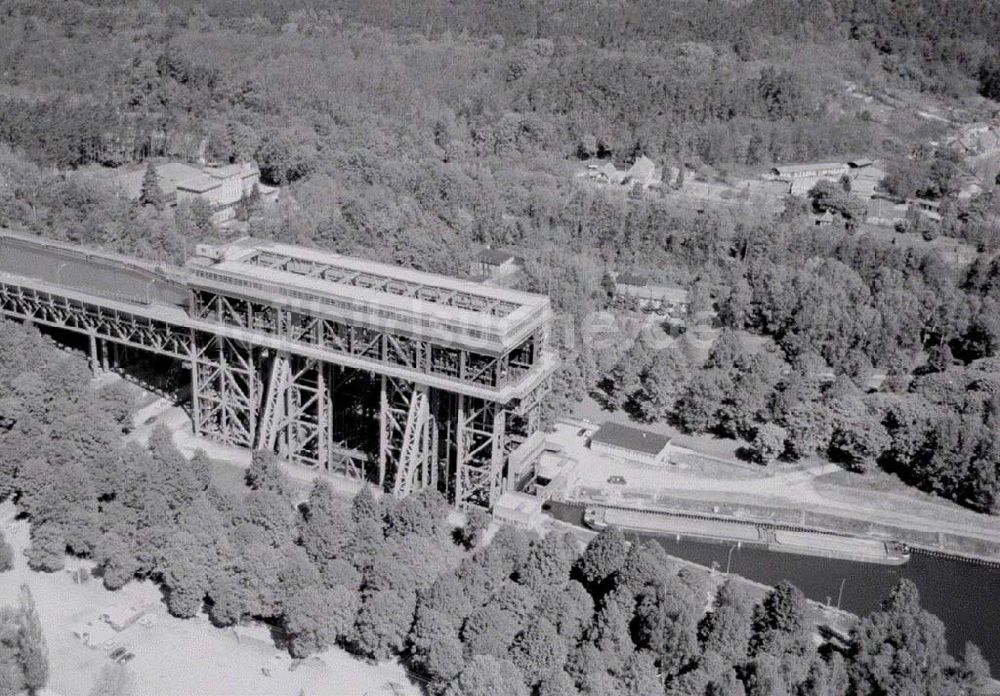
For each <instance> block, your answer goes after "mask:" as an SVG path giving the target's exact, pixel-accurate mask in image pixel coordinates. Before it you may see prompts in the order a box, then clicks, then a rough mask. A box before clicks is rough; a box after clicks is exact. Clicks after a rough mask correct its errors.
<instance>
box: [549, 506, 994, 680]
mask: <svg viewBox="0 0 1000 696" xmlns="http://www.w3.org/2000/svg"><path fill="white" fill-rule="evenodd" d="M548 512H549V514H551V515H552V516H553V517H555V518H557V519H560V520H563V521H564V522H571V523H574V524H578V525H582V516H583V509H582V508H579V507H576V506H570V505H564V504H560V503H556V502H553V503H551V504H550V509H549V510H548ZM648 536H651V537H653V538H655V539H656V540H657V541H658V542H659V543H660V544H661V545H662V546H663V548H665V549H666V551H667V553H669V554H670V555H671V556H676V557H678V558H683V559H685V560H688V561H693V562H695V563H699V564H701V565H704V566H708V567H711V566H712V564H713V563H715V564H716V567H717V568H719V569H720V570H722V571H725V570H726V564H727V562H729V558H730V555H731V559H732V560H731V563H730V568H729V570H730V571H731V572H733V573H736V574H738V575H742V576H743V577H745V578H749V579H751V580H756V581H757V582H761V583H764V584H767V585H776V584H777V583H779V582H781V581H782V580H789V581H791V582H792V583H793V584H794V585H795V586H796V587H798V588H799V589H800V590H802V592H804V593H805V595H806V596H807V597H809V598H810V599H814V600H816V601H818V602H827V601H829V602H830V603H831V604H833V605H836V604H837V599H838V595H840V606H841V608H842V609H846V610H848V611H850V612H853V613H855V614H861V615H864V614H867V613H868V612H870V611H871V610H873V609H875V608H876V607H877V606H878V603H879V601H881V599H882V598H883V597H885V596H886V594H888V592H889V590H890V589H891V588H892V586H893V585H894V584H895V583H896V582H897V581H898V580H899V578H909V579H910V580H912V581H913V582H914V583H915V584H916V586H917V588H918V589H919V590H920V603H921V605H922V606H923V607H924V608H925V609H927V610H928V611H930V612H932V613H933V614H936V615H937V616H938V617H939V618H940V619H941V620H942V621H944V624H945V628H946V630H947V633H946V635H947V638H948V647H949V650H950V651H951V652H952V654H955V655H961V653H962V651H963V649H964V647H965V641H972V642H973V643H975V644H976V645H978V646H979V647H980V649H981V650H982V651H983V655H984V656H985V657H986V659H987V660H989V661H990V664H991V666H992V667H993V672H994V674H996V673H998V672H1000V641H998V640H997V637H998V636H1000V569H996V568H988V567H984V566H977V565H972V564H968V563H962V562H960V561H952V560H947V559H941V558H931V557H929V556H921V555H919V554H913V556H912V558H911V559H910V561H909V562H908V563H907V564H905V565H902V566H884V565H877V564H874V563H855V562H852V561H841V560H836V559H830V558H817V557H812V556H798V555H795V554H789V553H776V552H773V551H767V550H766V549H763V548H759V547H751V546H743V547H739V548H735V549H733V550H732V554H730V549H731V548H732V547H733V544H728V543H715V542H706V541H693V540H690V539H684V538H682V539H681V540H680V541H678V540H677V538H676V537H675V536H673V535H670V536H664V535H648ZM841 585H843V593H842V594H840V590H841Z"/></svg>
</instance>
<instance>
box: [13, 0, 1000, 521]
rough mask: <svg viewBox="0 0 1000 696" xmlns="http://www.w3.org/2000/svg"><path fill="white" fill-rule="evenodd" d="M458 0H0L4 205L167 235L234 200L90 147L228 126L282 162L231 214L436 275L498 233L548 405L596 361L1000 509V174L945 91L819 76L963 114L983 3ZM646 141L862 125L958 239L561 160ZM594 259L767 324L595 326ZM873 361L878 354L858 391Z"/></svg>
mask: <svg viewBox="0 0 1000 696" xmlns="http://www.w3.org/2000/svg"><path fill="white" fill-rule="evenodd" d="M481 5H482V4H481V3H472V2H465V1H462V2H448V3H443V2H422V3H416V4H409V5H407V4H403V3H398V2H377V3H370V2H335V1H333V0H331V1H329V2H324V1H323V0H308V1H307V0H295V1H294V2H285V3H262V2H234V1H232V0H208V1H205V2H201V1H200V2H197V3H194V2H179V1H178V2H160V3H143V4H124V3H120V2H97V1H94V2H64V3H54V4H39V3H32V2H21V1H19V0H6V1H4V2H0V84H2V85H3V93H2V96H0V141H2V143H0V225H3V226H8V227H16V228H20V229H26V230H31V231H34V232H37V233H39V234H44V235H48V236H55V237H58V238H61V239H69V240H74V241H80V242H86V243H91V244H98V245H104V246H107V247H110V248H114V249H117V250H120V251H126V252H131V253H138V254H141V255H144V256H149V257H152V258H157V259H164V260H172V261H180V260H181V259H182V258H183V256H184V254H185V249H186V248H190V246H191V245H193V244H194V243H195V242H197V241H202V240H206V239H214V238H218V237H220V236H226V235H230V234H235V232H233V231H231V230H228V229H226V230H218V229H215V228H214V227H213V225H212V223H211V220H210V218H209V215H208V214H207V212H206V211H205V210H204V209H202V208H199V207H198V206H188V205H181V206H178V207H176V208H164V207H162V206H156V205H143V204H142V203H141V202H138V203H137V202H130V201H128V200H127V199H126V198H125V197H123V196H122V195H120V192H118V191H116V190H114V189H111V188H109V187H108V186H107V185H106V184H104V183H103V182H101V181H100V180H97V179H95V178H94V177H90V176H85V175H84V174H83V172H84V171H87V170H89V169H93V168H94V167H95V166H98V165H99V166H103V167H115V166H121V165H126V164H130V163H141V162H144V161H147V160H150V161H155V160H158V159H160V158H191V157H193V156H194V155H195V154H196V153H198V152H199V151H200V150H201V149H202V147H204V151H205V153H206V155H207V156H208V158H209V159H212V160H216V161H224V162H235V161H242V160H244V159H251V158H252V159H255V160H256V161H257V162H258V163H259V164H260V167H261V171H262V176H263V179H264V181H265V183H269V184H275V185H280V186H281V187H282V195H281V200H280V202H279V203H278V204H277V205H276V206H274V207H272V208H269V209H266V210H259V211H255V212H254V214H251V215H247V216H246V217H248V218H249V220H248V222H247V224H246V230H247V231H249V232H250V233H251V234H253V235H255V236H260V237H264V238H281V239H283V240H287V241H294V242H301V243H306V244H312V245H317V246H321V247H327V248H332V249H334V250H336V251H340V252H344V253H352V254H358V255H363V256H369V257H375V258H378V259H380V260H386V261H392V262H396V263H402V264H406V265H411V266H415V267H417V268H423V269H428V270H433V271H440V272H447V273H453V274H459V275H461V274H464V273H466V272H467V270H468V268H469V261H470V259H471V258H472V255H473V254H474V253H475V250H476V249H477V248H479V247H481V246H482V245H487V244H488V245H494V246H507V247H511V248H515V249H517V250H519V252H521V253H522V255H523V256H524V257H525V258H526V268H525V273H524V277H523V280H522V283H521V284H522V286H523V287H524V288H525V289H528V290H532V291H537V292H544V293H547V294H549V295H550V296H551V297H552V299H553V303H554V305H555V308H556V309H557V311H558V312H559V315H560V317H559V325H558V327H557V330H556V331H555V333H554V336H555V340H556V347H557V348H558V349H559V350H560V351H561V353H562V355H563V358H564V367H563V369H562V372H561V373H560V375H559V376H558V379H557V383H556V391H555V394H554V398H553V399H552V400H551V402H550V404H549V411H550V416H551V415H553V414H561V413H565V412H566V410H567V409H568V408H569V406H570V405H571V404H573V403H576V402H578V401H579V399H580V398H581V397H583V396H584V395H585V394H586V393H587V392H588V391H593V390H594V388H595V387H596V386H597V385H598V384H600V385H601V386H602V387H603V388H604V389H603V392H601V394H603V398H605V399H606V400H607V402H608V404H609V405H610V406H616V407H618V406H620V407H623V408H627V409H629V410H630V412H632V413H634V414H636V415H637V416H638V417H640V418H644V419H648V420H671V421H674V422H675V423H676V424H677V425H679V426H680V427H682V428H684V429H686V430H689V431H695V432H702V431H705V432H712V433H716V434H718V435H722V436H726V437H738V438H742V439H743V440H745V441H746V445H747V448H748V451H749V452H750V453H751V455H752V456H754V457H756V458H757V459H759V460H760V461H762V462H770V461H774V460H778V459H781V460H789V459H796V458H801V457H806V456H811V455H813V454H817V453H818V454H822V455H824V456H827V457H829V458H831V459H833V460H834V461H838V462H841V463H843V464H844V465H845V466H846V467H848V468H851V469H854V470H858V471H864V470H867V469H870V468H872V467H876V466H877V467H881V468H883V469H885V470H888V471H891V472H894V473H896V474H898V475H899V476H900V477H901V478H902V479H903V480H904V481H907V482H909V483H912V484H913V485H916V486H919V487H921V488H923V489H925V490H929V491H932V492H935V493H937V494H939V495H942V496H946V497H948V498H951V499H953V500H956V501H959V502H961V503H962V504H964V505H967V506H969V507H972V508H974V509H976V510H980V511H983V512H996V511H997V510H998V499H1000V483H998V480H1000V476H998V468H997V467H998V464H1000V458H998V453H997V450H996V446H995V444H994V443H995V442H996V440H997V437H996V436H997V434H998V433H997V427H998V426H997V419H996V417H995V415H994V414H995V413H996V404H995V403H994V402H995V398H996V397H995V396H994V394H995V390H994V386H993V384H994V381H995V378H994V377H993V376H992V375H994V374H995V370H994V369H993V361H994V360H995V359H996V358H997V357H1000V356H998V355H997V350H998V347H1000V323H998V320H997V316H998V314H997V309H998V302H1000V284H998V283H997V282H996V281H995V278H996V276H997V273H998V270H1000V258H998V252H1000V223H998V220H1000V199H998V198H997V197H996V196H995V195H994V194H993V193H992V192H991V191H990V190H989V189H988V188H987V189H986V190H984V192H983V193H981V194H979V195H975V196H972V197H971V198H968V199H962V200H959V199H958V198H957V197H955V195H954V194H955V193H956V191H957V188H956V186H957V183H956V182H957V181H959V179H960V178H961V175H962V173H963V171H962V167H963V164H962V161H961V158H960V157H959V156H958V154H957V153H956V152H955V151H954V150H952V149H950V148H948V147H945V146H940V147H938V146H931V145H929V143H932V142H934V143H940V142H944V135H946V130H947V129H946V126H945V125H943V124H942V123H940V122H937V121H934V120H930V121H928V120H927V119H922V118H920V117H918V115H917V114H916V113H915V112H913V110H906V109H900V110H896V111H894V112H893V115H891V116H890V117H888V119H887V120H884V121H878V120H877V119H874V118H872V115H871V113H869V111H868V109H867V107H866V106H865V104H864V103H863V102H858V101H857V100H852V99H850V98H846V97H844V96H843V94H844V85H845V84H846V83H848V82H850V83H853V84H856V85H858V86H859V88H861V89H863V90H866V91H868V92H871V93H879V92H880V91H896V92H899V91H904V92H907V93H915V94H921V95H925V96H926V97H927V98H928V99H932V100H939V102H940V103H945V104H953V105H957V106H960V107H962V108H963V109H965V110H966V112H967V113H970V114H978V115H980V116H982V117H984V118H985V117H988V116H989V115H990V110H991V107H990V106H989V102H987V101H986V100H985V99H984V97H985V98H987V99H989V98H993V99H995V98H996V97H997V96H998V92H1000V87H998V85H1000V58H998V46H997V43H996V42H997V39H996V37H997V36H1000V8H998V7H997V4H996V3H994V2H989V1H988V0H956V1H954V2H947V3H940V2H931V1H930V0H908V1H907V2H890V1H889V0H877V1H874V2H869V1H864V2H861V1H856V0H827V1H825V2H804V1H801V0H753V1H750V2H709V1H708V0H683V1H680V0H679V1H676V2H670V3H666V4H665V3H654V2H636V3H627V4H621V3H592V4H590V5H588V11H587V12H579V11H577V8H576V6H575V4H574V3H568V2H558V3H556V2H550V3H544V4H541V3H536V4H509V3H493V4H490V5H489V6H488V7H483V6H481ZM639 153H643V154H646V155H647V156H650V157H652V158H653V159H654V160H655V161H656V162H657V163H658V164H659V165H660V166H662V167H667V166H680V167H681V168H682V170H684V171H690V173H691V175H692V176H699V177H703V178H709V179H711V178H716V179H721V180H725V179H726V178H727V177H729V176H731V175H733V174H734V173H735V172H740V171H755V172H759V171H760V170H761V169H762V168H763V167H764V166H766V165H767V164H770V163H776V162H790V161H796V160H805V159H811V158H829V157H838V158H843V157H846V156H848V155H851V154H857V153H860V154H865V155H869V156H880V157H884V158H887V160H889V161H890V162H891V163H892V166H891V167H889V170H888V172H889V177H887V181H886V183H885V185H886V187H887V188H888V189H889V190H891V191H892V192H895V193H896V194H898V195H917V194H920V195H926V196H930V197H934V198H937V199H939V200H940V201H941V215H942V218H943V219H942V222H941V224H940V226H939V227H937V228H935V230H934V231H933V234H935V235H936V234H942V235H945V236H946V237H950V238H953V239H955V240H960V241H962V242H964V243H966V244H968V245H970V246H971V247H972V248H973V249H974V250H975V252H976V253H977V254H978V258H977V260H976V262H975V263H974V264H973V265H972V266H971V267H967V266H962V265H961V264H958V263H956V262H955V261H954V260H952V259H948V258H946V257H945V256H944V255H943V254H942V253H940V252H939V251H937V250H936V248H935V247H930V246H921V245H916V244H912V243H909V242H908V241H907V234H905V233H900V234H898V235H896V237H893V235H891V234H890V235H889V237H890V238H887V237H886V236H885V235H875V234H869V233H868V232H865V231H861V232H853V227H852V226H844V225H840V226H836V227H833V228H824V229H818V228H815V227H814V226H813V223H812V219H811V217H810V213H811V212H812V210H813V208H810V205H812V206H814V207H815V206H817V205H821V206H823V207H824V209H833V210H835V211H836V210H837V206H838V205H839V203H838V201H837V199H836V196H832V195H831V196H828V197H827V198H825V199H823V200H820V199H819V196H814V197H813V200H812V201H806V200H803V199H796V198H790V199H789V200H788V201H787V202H786V204H785V209H784V212H783V213H782V214H781V215H780V216H779V217H778V218H777V219H775V218H774V217H773V216H771V215H770V214H768V213H767V212H766V211H765V210H763V209H762V208H761V207H759V206H756V205H754V204H753V203H752V202H751V203H749V204H747V205H745V206H717V207H715V208H712V207H710V208H708V209H705V210H702V211H700V212H699V211H697V210H693V209H685V208H678V207H677V205H676V203H674V202H671V201H670V199H668V198H664V197H661V196H659V195H657V194H655V193H654V194H651V195H648V196H643V197H638V198H635V197H630V196H626V195H618V194H617V193H615V192H608V191H606V190H601V189H598V188H594V187H588V186H581V185H580V184H579V182H578V181H577V180H575V179H574V177H573V176H572V174H573V172H574V171H575V170H577V169H578V168H580V167H582V166H583V164H582V163H581V158H582V159H587V158H592V157H595V156H600V157H610V158H612V159H615V160H619V161H622V160H624V161H627V160H629V159H630V158H631V157H633V156H635V155H636V154H639ZM828 193H829V192H828ZM843 212H844V216H843V217H844V218H845V219H846V218H847V217H848V215H849V214H852V213H851V211H847V210H844V211H843ZM852 232H853V233H852ZM924 232H928V231H927V230H924ZM611 269H618V270H631V271H634V272H640V273H644V274H646V275H647V276H648V277H650V278H651V279H653V280H655V281H659V282H664V283H674V284H678V285H681V286H684V287H687V288H689V289H690V290H691V292H692V297H693V298H694V299H693V303H692V304H693V306H692V311H693V312H694V311H697V310H703V309H715V310H717V311H718V312H719V315H720V318H721V320H722V321H723V323H724V325H725V326H726V327H728V328H729V329H731V330H733V331H734V332H750V333H752V334H757V335H760V336H764V337H767V338H768V339H769V340H770V341H771V342H773V344H774V345H775V346H777V348H778V351H777V352H776V353H773V354H767V355H749V354H744V353H745V351H743V350H742V348H740V347H739V346H738V345H736V343H737V342H736V341H735V340H733V337H732V336H729V335H727V336H725V337H724V338H723V339H722V340H721V345H720V346H719V347H718V348H717V350H716V351H715V354H714V355H713V356H710V357H709V359H708V360H707V361H705V359H704V358H703V357H702V356H698V355H695V354H694V352H693V351H692V350H690V346H689V345H688V343H687V342H686V341H684V340H682V341H679V342H678V343H677V344H675V345H674V346H673V347H672V348H671V349H670V350H654V349H652V348H650V347H649V346H646V345H645V344H644V343H643V342H642V341H639V342H634V340H633V339H634V335H633V334H630V333H629V332H627V331H621V332H620V333H619V335H616V336H613V337H612V338H611V339H610V340H607V341H603V342H601V343H600V344H597V343H595V341H593V340H592V339H593V335H592V332H591V329H592V328H593V324H594V321H595V320H594V317H595V315H596V313H599V312H602V311H605V310H609V309H612V301H611V298H610V297H609V296H608V293H607V290H606V285H605V284H602V278H603V277H604V276H605V273H606V272H607V271H608V270H611ZM741 351H742V352H741ZM873 370H879V371H883V372H886V373H888V379H887V380H886V381H885V382H884V383H883V384H882V387H881V389H880V391H879V392H878V393H877V394H867V393H866V392H867V391H868V384H869V378H870V376H871V374H872V371H873ZM827 373H832V374H833V375H834V376H835V377H836V379H835V380H834V381H833V382H832V383H831V382H829V381H825V380H820V379H818V378H817V375H822V374H827ZM949 385H951V386H949ZM956 385H957V386H956Z"/></svg>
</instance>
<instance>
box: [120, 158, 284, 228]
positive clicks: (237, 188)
mask: <svg viewBox="0 0 1000 696" xmlns="http://www.w3.org/2000/svg"><path fill="white" fill-rule="evenodd" d="M145 172H146V168H145V167H142V168H139V169H136V170H134V171H130V172H128V173H125V174H123V175H121V176H116V177H115V180H116V181H117V183H118V184H119V185H120V186H121V187H122V189H124V191H125V194H126V195H127V196H128V197H129V198H130V199H132V200H138V199H139V197H140V195H141V193H142V178H143V176H144V174H145ZM156 175H157V179H158V184H159V187H160V190H161V191H162V192H163V195H164V198H165V199H166V201H167V202H168V203H170V204H172V205H176V204H178V203H183V202H185V201H186V202H193V201H195V200H203V201H205V202H206V203H208V205H209V207H210V208H211V209H212V220H213V221H214V222H217V223H218V222H225V221H226V220H231V219H233V218H234V217H235V216H236V206H237V204H238V203H239V202H240V201H241V200H243V199H244V198H246V197H248V196H251V195H253V192H254V189H255V188H256V190H257V192H258V193H259V194H260V195H261V197H262V198H263V199H270V200H273V199H274V198H276V197H277V192H278V190H277V189H276V188H273V187H270V186H266V185H264V184H261V183H260V169H259V168H258V167H257V165H256V164H253V163H252V162H243V163H241V164H227V165H220V166H212V165H196V164H188V163H186V162H167V163H165V164H157V165H156Z"/></svg>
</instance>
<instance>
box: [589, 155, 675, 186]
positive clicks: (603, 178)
mask: <svg viewBox="0 0 1000 696" xmlns="http://www.w3.org/2000/svg"><path fill="white" fill-rule="evenodd" d="M587 174H588V176H589V177H590V178H591V179H593V180H594V181H599V182H601V183H605V184H613V185H615V186H627V187H629V188H632V187H635V186H639V187H640V188H642V189H648V188H651V187H653V186H659V185H660V184H661V183H662V182H663V177H662V173H661V172H660V171H659V170H658V169H657V167H656V164H654V163H653V160H651V159H649V158H648V157H646V156H645V155H640V156H639V157H637V158H636V160H635V161H634V162H633V163H632V166H631V167H629V168H628V169H624V170H623V169H618V168H617V167H616V166H615V165H614V164H612V163H611V162H605V163H604V164H601V165H596V164H591V165H589V166H588V167H587Z"/></svg>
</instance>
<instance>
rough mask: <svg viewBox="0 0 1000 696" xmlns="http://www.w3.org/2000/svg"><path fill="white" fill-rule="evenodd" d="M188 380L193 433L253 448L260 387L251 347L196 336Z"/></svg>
mask: <svg viewBox="0 0 1000 696" xmlns="http://www.w3.org/2000/svg"><path fill="white" fill-rule="evenodd" d="M197 340H199V344H198V356H197V357H196V359H195V369H194V378H193V380H192V382H193V384H192V400H193V401H194V403H195V406H194V409H193V411H194V413H195V424H194V426H195V432H196V434H198V435H208V436H210V437H213V438H215V439H217V440H219V441H221V442H224V443H226V444H229V445H234V446H237V447H247V448H250V447H253V445H254V435H255V432H256V429H257V412H258V409H259V405H260V400H261V391H262V389H261V384H260V376H259V370H258V368H257V362H258V361H257V357H256V352H257V351H256V350H255V348H254V347H253V346H252V345H250V344H247V343H244V342H242V341H237V340H235V339H230V338H226V337H224V336H217V335H214V334H202V333H199V334H198V339H197Z"/></svg>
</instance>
